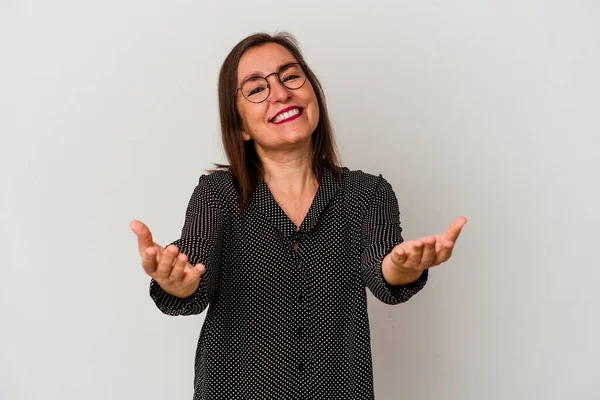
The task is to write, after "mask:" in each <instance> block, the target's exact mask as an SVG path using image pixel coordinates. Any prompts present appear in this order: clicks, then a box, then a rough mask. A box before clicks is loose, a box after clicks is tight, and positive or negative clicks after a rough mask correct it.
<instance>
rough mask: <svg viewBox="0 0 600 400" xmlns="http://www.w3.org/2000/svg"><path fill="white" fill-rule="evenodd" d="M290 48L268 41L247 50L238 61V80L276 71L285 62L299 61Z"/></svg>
mask: <svg viewBox="0 0 600 400" xmlns="http://www.w3.org/2000/svg"><path fill="white" fill-rule="evenodd" d="M297 61H298V60H296V58H295V57H294V56H293V55H292V53H290V51H289V50H288V49H286V48H285V47H283V46H281V45H280V44H277V43H267V44H263V45H261V46H257V47H253V48H251V49H250V50H247V51H246V52H245V53H244V54H243V55H242V57H241V58H240V62H239V63H238V73H237V80H238V83H240V82H241V81H242V80H243V79H244V77H246V76H248V75H252V74H254V73H259V74H261V75H263V76H265V75H267V74H270V73H271V72H275V71H277V70H278V69H279V67H281V66H282V65H284V64H288V63H291V62H297Z"/></svg>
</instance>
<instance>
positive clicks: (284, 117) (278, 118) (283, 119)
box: [273, 108, 300, 122]
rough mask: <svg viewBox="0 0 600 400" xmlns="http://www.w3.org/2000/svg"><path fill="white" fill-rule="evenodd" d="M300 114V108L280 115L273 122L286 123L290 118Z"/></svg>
mask: <svg viewBox="0 0 600 400" xmlns="http://www.w3.org/2000/svg"><path fill="white" fill-rule="evenodd" d="M298 114H300V109H299V108H294V109H293V110H290V111H286V112H284V113H283V114H279V115H278V116H277V117H276V118H275V119H274V120H273V122H281V121H285V120H286V119H288V118H291V117H293V116H294V115H298Z"/></svg>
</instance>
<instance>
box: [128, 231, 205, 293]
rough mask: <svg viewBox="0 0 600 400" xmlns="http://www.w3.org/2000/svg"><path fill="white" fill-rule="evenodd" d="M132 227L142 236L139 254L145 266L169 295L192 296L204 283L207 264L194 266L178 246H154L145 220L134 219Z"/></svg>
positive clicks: (139, 243)
mask: <svg viewBox="0 0 600 400" xmlns="http://www.w3.org/2000/svg"><path fill="white" fill-rule="evenodd" d="M129 226H130V227H131V230H132V231H133V233H135V234H136V235H137V237H138V251H139V252H140V256H141V257H142V267H144V271H146V273H147V274H148V275H150V276H151V277H152V278H153V279H154V280H155V281H156V283H158V284H159V285H160V287H161V288H162V289H163V290H164V291H165V292H167V293H169V294H171V295H173V296H175V297H179V298H182V299H183V298H186V297H190V296H191V295H192V294H194V292H195V291H196V289H198V285H199V284H200V276H202V274H203V273H204V272H205V271H206V267H205V266H204V265H203V264H197V265H196V266H192V264H190V263H189V262H188V258H187V256H186V255H185V254H183V253H180V252H179V249H178V248H177V246H175V245H170V246H167V248H166V249H165V248H163V247H162V246H160V245H158V244H156V243H154V241H153V240H152V234H151V233H150V229H148V227H147V226H146V225H145V224H144V223H143V222H141V221H137V220H134V221H132V222H131V223H130V224H129Z"/></svg>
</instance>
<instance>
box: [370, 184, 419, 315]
mask: <svg viewBox="0 0 600 400" xmlns="http://www.w3.org/2000/svg"><path fill="white" fill-rule="evenodd" d="M401 232H402V228H401V227H400V211H399V208H398V200H397V199H396V195H395V194H394V191H393V189H392V186H391V185H390V184H389V183H388V182H387V181H386V180H385V179H384V178H383V177H382V176H381V175H379V179H378V181H377V184H376V190H375V196H374V198H373V201H372V204H370V207H369V209H368V210H367V213H366V217H365V219H364V220H363V226H362V238H363V240H362V243H363V250H362V263H361V269H362V279H363V281H364V283H365V285H366V286H367V287H368V288H369V290H370V291H371V293H373V295H374V296H375V297H376V298H377V299H379V300H380V301H382V302H384V303H386V304H392V305H393V304H399V303H403V302H405V301H407V300H409V299H410V298H411V297H412V296H413V295H415V294H416V293H417V292H419V291H420V290H421V289H422V288H423V286H425V283H426V282H427V277H428V273H429V271H428V270H425V271H423V274H421V276H420V277H419V279H417V280H416V281H415V282H413V283H411V284H408V285H402V286H390V285H388V284H387V282H385V280H384V279H383V275H382V273H381V263H382V261H383V259H384V258H385V256H386V255H387V254H388V253H389V252H391V251H392V249H393V248H394V247H395V246H397V245H398V244H400V243H402V242H403V241H404V239H402V235H401Z"/></svg>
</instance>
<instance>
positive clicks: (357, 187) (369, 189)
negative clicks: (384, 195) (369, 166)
mask: <svg viewBox="0 0 600 400" xmlns="http://www.w3.org/2000/svg"><path fill="white" fill-rule="evenodd" d="M382 185H383V186H388V185H389V183H388V182H387V181H386V180H385V178H384V177H383V175H381V174H379V175H374V174H371V173H368V172H364V171H362V170H350V169H348V168H346V167H343V168H342V186H343V187H344V189H345V190H346V192H350V193H356V194H358V195H361V196H365V195H368V194H371V193H372V194H375V192H376V191H377V190H378V189H379V188H381V186H382Z"/></svg>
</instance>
